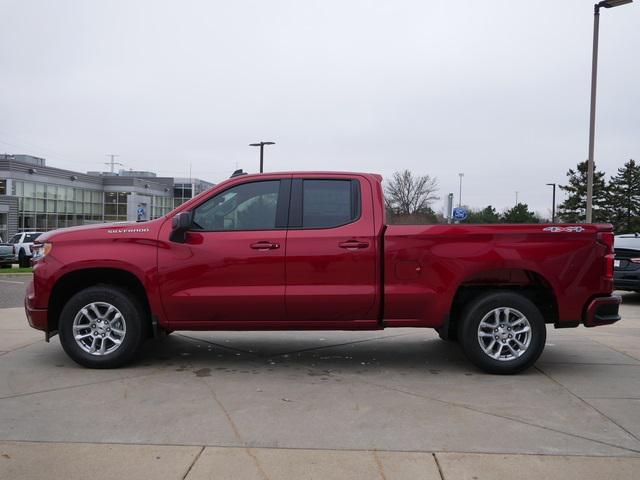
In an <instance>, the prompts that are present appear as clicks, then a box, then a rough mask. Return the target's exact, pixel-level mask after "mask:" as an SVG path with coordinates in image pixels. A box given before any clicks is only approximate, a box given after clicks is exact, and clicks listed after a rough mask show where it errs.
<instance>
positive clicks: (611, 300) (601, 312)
mask: <svg viewBox="0 0 640 480" xmlns="http://www.w3.org/2000/svg"><path fill="white" fill-rule="evenodd" d="M621 303H622V298H621V297H620V296H619V295H610V296H608V297H596V298H594V299H593V300H591V303H589V306H588V307H587V310H586V312H585V314H584V321H583V323H584V326H585V327H597V326H599V325H610V324H612V323H616V322H617V321H618V320H620V314H619V313H618V310H619V308H620V304H621Z"/></svg>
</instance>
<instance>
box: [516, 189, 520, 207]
mask: <svg viewBox="0 0 640 480" xmlns="http://www.w3.org/2000/svg"><path fill="white" fill-rule="evenodd" d="M519 193H520V192H519V191H518V190H516V206H517V205H518V194H519Z"/></svg>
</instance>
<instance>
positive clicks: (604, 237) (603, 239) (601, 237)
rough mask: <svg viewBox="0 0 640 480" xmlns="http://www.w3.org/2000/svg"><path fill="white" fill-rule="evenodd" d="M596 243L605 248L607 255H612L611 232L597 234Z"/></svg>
mask: <svg viewBox="0 0 640 480" xmlns="http://www.w3.org/2000/svg"><path fill="white" fill-rule="evenodd" d="M598 243H601V244H603V245H604V246H605V247H607V253H613V232H600V233H598Z"/></svg>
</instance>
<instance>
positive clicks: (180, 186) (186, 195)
mask: <svg viewBox="0 0 640 480" xmlns="http://www.w3.org/2000/svg"><path fill="white" fill-rule="evenodd" d="M194 196H195V195H194V194H193V185H191V184H190V183H176V184H174V185H173V208H176V207H178V206H180V205H182V204H183V203H184V202H186V201H187V200H190V199H191V198H192V197H194Z"/></svg>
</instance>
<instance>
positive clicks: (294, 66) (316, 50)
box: [0, 0, 640, 213]
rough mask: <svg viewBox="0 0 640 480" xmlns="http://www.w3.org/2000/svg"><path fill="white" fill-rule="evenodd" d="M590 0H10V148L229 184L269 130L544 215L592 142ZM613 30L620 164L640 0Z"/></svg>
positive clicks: (634, 136) (637, 152)
mask: <svg viewBox="0 0 640 480" xmlns="http://www.w3.org/2000/svg"><path fill="white" fill-rule="evenodd" d="M592 5H593V2H590V1H587V0H562V1H556V2H541V1H523V0H508V1H507V0H502V1H492V2H479V1H477V0H473V1H472V0H459V1H424V0H421V1H418V0H416V1H408V0H407V1H400V0H394V1H347V0H340V1H329V0H322V1H266V0H260V1H212V0H208V1H204V0H202V1H177V0H175V1H159V0H153V1H151V0H149V1H133V0H127V1H113V0H110V1H87V0H82V1H80V0H77V1H61V0H56V1H35V0H2V1H0V151H2V152H7V153H29V154H33V155H37V156H43V157H45V158H47V161H48V164H49V165H51V166H57V167H62V168H69V169H75V170H80V171H86V170H102V169H105V168H106V167H105V166H104V165H103V162H105V161H107V160H108V159H107V157H106V154H108V153H115V154H118V155H120V156H119V157H118V160H119V161H120V162H122V163H123V164H124V165H125V167H126V168H127V169H128V168H132V169H135V170H152V171H155V172H157V173H158V174H161V175H167V176H188V174H189V165H191V166H192V172H193V175H194V176H196V177H201V178H204V179H206V180H210V181H214V182H218V181H220V180H222V179H223V178H226V177H228V176H229V174H230V173H231V172H232V171H233V170H234V169H235V168H236V166H237V167H238V168H244V169H245V171H250V172H251V171H256V170H257V169H258V152H257V150H256V149H252V148H250V147H248V146H247V144H248V143H251V142H255V141H259V140H271V141H275V142H276V143H277V145H275V146H272V147H268V150H267V151H266V152H265V159H266V170H267V171H275V170H291V169H299V170H318V169H319V170H351V171H371V172H379V173H382V174H383V175H385V176H387V177H388V176H390V175H391V173H392V172H393V171H394V170H399V169H404V168H408V169H411V170H413V171H414V172H416V173H420V174H430V175H433V176H436V177H438V179H439V181H440V192H439V194H440V196H441V197H442V198H443V199H444V198H445V197H446V194H447V193H448V192H455V195H456V198H457V195H458V193H457V192H458V173H459V172H464V175H465V176H464V183H463V193H462V196H463V203H465V204H469V205H471V206H473V207H483V206H486V205H487V204H491V205H494V206H496V207H497V208H498V209H500V210H501V209H503V208H506V207H510V206H512V205H513V204H514V202H515V193H514V192H515V191H516V190H517V191H519V192H520V193H519V199H520V200H521V201H524V202H527V203H529V204H530V206H532V207H533V208H534V209H536V210H538V211H540V212H541V213H547V212H548V211H549V209H550V202H551V191H550V187H547V186H545V184H546V183H548V182H557V183H562V182H564V181H565V180H566V176H565V174H566V171H567V169H568V168H570V167H573V166H575V165H576V163H577V162H579V161H582V160H584V159H585V158H586V157H587V146H588V144H587V140H588V114H589V110H588V107H589V85H590V83H589V82H590V72H591V40H592V28H593V7H592ZM600 30H601V42H600V72H599V73H600V74H599V85H598V86H599V88H598V118H597V131H596V135H597V136H596V163H597V165H598V167H599V168H601V169H604V170H605V171H606V172H607V174H608V175H611V174H613V173H615V170H616V168H617V167H618V166H621V165H622V164H623V163H624V162H625V161H626V160H628V159H629V158H635V159H636V160H640V91H639V88H638V87H639V86H640V2H636V4H631V5H625V6H621V7H618V8H614V9H610V10H603V11H602V15H601V29H600ZM456 203H457V200H456ZM441 206H442V201H440V202H438V203H437V204H436V205H434V207H435V208H436V210H440V209H441Z"/></svg>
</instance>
